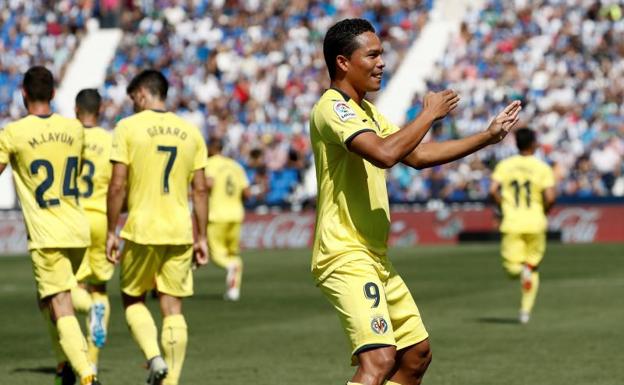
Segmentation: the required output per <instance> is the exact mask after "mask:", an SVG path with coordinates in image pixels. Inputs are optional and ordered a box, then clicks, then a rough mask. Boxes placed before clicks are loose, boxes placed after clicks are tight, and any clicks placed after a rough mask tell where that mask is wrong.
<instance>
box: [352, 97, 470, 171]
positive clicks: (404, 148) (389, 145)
mask: <svg viewBox="0 0 624 385" xmlns="http://www.w3.org/2000/svg"><path fill="white" fill-rule="evenodd" d="M457 103H459V96H458V95H457V93H456V92H455V91H452V90H446V91H442V92H437V93H432V92H430V93H428V94H427V95H426V96H425V100H424V108H423V110H422V112H421V113H420V114H419V115H418V116H417V117H416V119H414V120H413V121H412V122H410V123H409V124H408V125H407V126H405V128H403V129H402V130H399V131H397V132H395V133H394V134H392V135H389V136H387V137H385V138H381V137H379V136H378V135H377V134H376V133H374V132H363V133H361V134H359V135H357V136H356V137H355V138H354V139H353V140H352V141H351V142H350V144H349V145H348V146H349V150H351V151H353V152H355V153H356V154H358V155H360V156H361V157H362V158H364V159H366V160H368V161H369V162H371V163H372V164H374V165H375V166H377V167H380V168H390V167H392V166H394V165H395V164H397V163H399V162H400V161H401V160H402V159H403V158H405V156H407V154H409V153H411V152H412V151H414V149H415V148H416V146H418V145H419V144H420V142H421V141H422V139H423V138H424V137H425V135H426V134H427V132H428V131H429V129H430V128H431V125H432V124H433V122H434V121H435V120H436V119H440V118H443V117H445V116H446V115H447V114H448V113H449V112H451V111H452V110H453V109H454V108H455V107H457Z"/></svg>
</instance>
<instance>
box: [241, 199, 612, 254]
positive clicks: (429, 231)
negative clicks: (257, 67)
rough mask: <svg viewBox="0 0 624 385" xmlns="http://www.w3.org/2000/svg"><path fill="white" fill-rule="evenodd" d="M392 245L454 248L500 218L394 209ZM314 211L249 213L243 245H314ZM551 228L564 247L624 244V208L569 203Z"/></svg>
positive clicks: (481, 210) (462, 211)
mask: <svg viewBox="0 0 624 385" xmlns="http://www.w3.org/2000/svg"><path fill="white" fill-rule="evenodd" d="M391 215H392V226H391V228H390V237H389V243H390V245H391V246H414V245H418V244H456V243H458V242H459V235H460V234H461V233H465V232H495V231H497V228H498V223H499V222H498V221H499V219H498V218H497V216H496V213H495V211H494V210H493V209H492V208H491V207H479V206H475V207H471V206H468V207H458V208H455V209H453V208H448V207H442V208H439V209H436V210H425V209H423V210H404V211H399V210H394V211H392V214H391ZM314 221H315V216H314V212H313V211H308V212H300V213H275V214H264V215H258V214H248V215H247V217H246V219H245V224H244V226H243V236H242V241H241V242H242V244H241V246H242V247H243V248H247V249H273V248H301V247H310V246H311V245H312V242H313V237H314ZM549 230H550V231H553V232H560V233H561V241H562V242H565V243H590V242H622V241H624V206H620V205H600V206H598V205H596V206H592V205H583V206H577V205H565V206H559V207H557V208H555V209H554V210H553V211H552V212H551V213H550V215H549Z"/></svg>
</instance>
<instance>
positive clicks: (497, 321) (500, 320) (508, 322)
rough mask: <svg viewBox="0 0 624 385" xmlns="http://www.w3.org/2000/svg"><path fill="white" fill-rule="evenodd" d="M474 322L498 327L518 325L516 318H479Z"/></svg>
mask: <svg viewBox="0 0 624 385" xmlns="http://www.w3.org/2000/svg"><path fill="white" fill-rule="evenodd" d="M476 321H477V322H479V323H483V324H498V325H518V324H520V322H518V319H517V318H510V317H481V318H477V320H476Z"/></svg>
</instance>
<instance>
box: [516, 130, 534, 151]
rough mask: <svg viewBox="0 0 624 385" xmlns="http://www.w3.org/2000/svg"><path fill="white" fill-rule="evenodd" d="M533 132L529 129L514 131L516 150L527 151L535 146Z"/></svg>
mask: <svg viewBox="0 0 624 385" xmlns="http://www.w3.org/2000/svg"><path fill="white" fill-rule="evenodd" d="M535 141H536V138H535V131H533V130H531V129H530V128H527V127H523V128H520V129H518V130H517V131H516V146H517V147H518V150H520V151H525V150H529V149H530V148H531V147H532V146H533V145H534V144H535Z"/></svg>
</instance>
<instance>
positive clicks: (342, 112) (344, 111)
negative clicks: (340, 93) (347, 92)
mask: <svg viewBox="0 0 624 385" xmlns="http://www.w3.org/2000/svg"><path fill="white" fill-rule="evenodd" d="M334 112H335V113H336V115H338V117H339V118H340V120H342V121H343V122H346V121H347V120H349V119H353V118H355V117H357V115H356V114H355V111H353V110H352V109H351V107H349V105H348V104H347V103H345V102H342V101H338V102H335V103H334Z"/></svg>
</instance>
